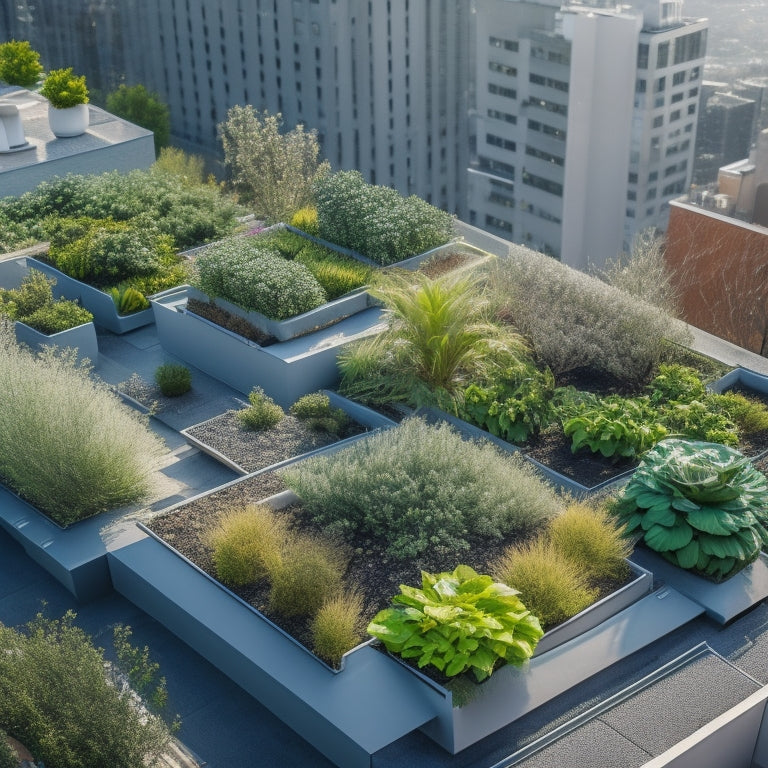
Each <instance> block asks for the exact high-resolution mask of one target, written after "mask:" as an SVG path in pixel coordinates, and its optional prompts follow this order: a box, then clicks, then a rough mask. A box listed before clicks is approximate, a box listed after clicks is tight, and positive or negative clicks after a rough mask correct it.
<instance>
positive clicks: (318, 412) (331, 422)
mask: <svg viewBox="0 0 768 768" xmlns="http://www.w3.org/2000/svg"><path fill="white" fill-rule="evenodd" d="M288 412H289V413H290V414H291V416H295V417H296V418H297V419H301V420H302V421H304V422H306V424H307V426H308V427H309V428H310V429H313V430H316V431H318V432H331V433H333V434H337V435H338V434H342V433H343V432H344V430H346V429H347V427H348V426H349V423H350V419H349V416H347V414H346V413H345V412H344V411H343V410H342V409H341V408H333V407H331V400H330V398H329V397H328V395H326V394H323V393H322V392H312V393H310V394H308V395H304V396H303V397H300V398H299V399H298V400H297V401H296V402H295V403H294V404H293V405H292V406H291V407H290V409H289V411H288Z"/></svg>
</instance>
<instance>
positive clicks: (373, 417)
mask: <svg viewBox="0 0 768 768" xmlns="http://www.w3.org/2000/svg"><path fill="white" fill-rule="evenodd" d="M321 391H322V392H323V394H325V395H327V396H328V399H329V400H330V403H331V407H332V408H341V410H342V411H344V413H346V414H347V416H349V417H350V418H351V419H352V420H353V421H355V422H357V423H358V424H359V425H360V426H362V427H365V428H366V429H369V430H370V429H388V428H389V427H394V426H395V425H396V423H397V422H395V421H393V420H392V419H388V418H387V417H386V416H384V415H382V414H381V413H378V412H377V411H374V410H372V409H371V408H368V407H367V406H365V405H361V404H360V403H355V402H353V401H352V400H348V399H347V398H346V397H342V396H341V395H339V394H337V393H336V392H332V391H330V390H328V389H324V390H321ZM123 398H125V399H127V400H131V401H132V402H134V403H135V402H136V401H135V400H132V398H128V397H127V396H126V395H123ZM137 405H140V404H138V403H137ZM144 410H145V412H146V409H144ZM216 418H218V417H214V419H216ZM214 419H209V420H208V421H213V420H214ZM208 421H204V422H201V423H200V424H195V425H194V426H192V427H188V428H187V429H182V430H181V435H183V437H184V439H185V440H186V441H187V442H188V443H189V444H190V445H193V446H195V448H197V449H198V450H201V451H203V452H204V453H207V454H208V455H209V456H212V457H213V458H214V459H216V460H217V461H220V462H221V463H222V464H224V465H225V466H227V467H229V468H230V469H232V470H234V471H235V472H237V473H239V474H241V475H247V474H251V473H250V472H248V471H247V470H245V469H243V468H242V467H241V466H240V465H239V464H237V463H235V462H234V461H232V460H231V459H230V458H229V457H227V456H225V455H224V454H223V453H221V452H220V451H218V450H216V449H215V448H213V447H212V446H210V445H208V444H207V443H205V442H203V441H202V440H200V439H198V438H197V437H195V436H194V435H193V434H192V432H194V430H195V429H196V428H197V427H200V426H202V425H203V424H207V423H208ZM360 437H364V435H362V434H361V435H356V436H354V437H352V438H348V439H346V440H340V441H339V442H338V443H336V445H338V446H339V447H341V446H345V445H347V444H349V443H350V442H353V441H354V440H356V439H359V438H360ZM329 447H330V446H323V447H322V448H316V449H315V450H313V451H309V452H307V453H304V454H302V455H301V456H297V457H294V458H293V459H292V460H294V461H295V460H297V459H303V458H308V457H309V456H314V455H315V454H318V453H321V452H327V449H328V448H329ZM281 463H282V462H281ZM262 469H264V468H262ZM266 469H268V467H266Z"/></svg>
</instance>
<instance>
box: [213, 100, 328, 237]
mask: <svg viewBox="0 0 768 768" xmlns="http://www.w3.org/2000/svg"><path fill="white" fill-rule="evenodd" d="M282 125H283V118H282V115H281V114H280V113H279V112H278V113H277V114H276V115H271V114H269V113H268V112H267V111H264V112H257V111H256V110H254V108H253V107H251V106H247V107H242V106H234V107H232V109H230V110H229V112H228V114H227V121H226V122H224V123H222V124H221V125H220V126H219V131H220V134H221V140H222V145H223V147H224V160H225V162H226V164H227V166H228V167H229V170H230V172H231V175H232V185H233V187H234V188H235V190H236V191H237V193H238V194H239V195H240V199H241V201H242V202H244V203H250V204H252V205H253V207H254V209H255V212H256V213H257V214H259V215H260V216H263V217H264V218H265V219H267V220H268V221H272V222H278V221H288V220H290V217H291V215H292V214H294V213H295V212H296V211H298V210H299V209H300V208H303V207H304V206H306V205H308V204H309V203H310V202H311V201H312V188H313V185H314V183H315V180H316V179H318V178H320V177H322V176H325V175H326V174H327V173H328V172H329V170H330V165H329V164H328V162H327V161H324V162H322V163H318V155H319V153H320V146H319V144H318V142H317V133H316V132H315V131H305V130H304V126H303V125H301V124H299V125H297V126H296V127H295V128H294V129H293V130H291V131H288V133H280V129H281V128H282Z"/></svg>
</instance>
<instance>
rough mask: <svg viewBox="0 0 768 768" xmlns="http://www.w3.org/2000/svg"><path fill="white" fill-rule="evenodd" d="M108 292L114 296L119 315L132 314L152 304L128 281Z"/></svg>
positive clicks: (113, 299)
mask: <svg viewBox="0 0 768 768" xmlns="http://www.w3.org/2000/svg"><path fill="white" fill-rule="evenodd" d="M107 293H108V294H109V295H110V296H111V297H112V301H114V302H115V309H117V314H118V315H130V314H133V313H134V312H141V311H142V310H144V309H147V308H148V307H149V306H150V305H149V300H148V299H147V297H146V296H145V295H144V294H143V293H142V292H141V291H138V290H136V288H134V287H133V286H132V285H128V284H127V283H123V284H121V285H117V286H114V287H112V288H109V289H107Z"/></svg>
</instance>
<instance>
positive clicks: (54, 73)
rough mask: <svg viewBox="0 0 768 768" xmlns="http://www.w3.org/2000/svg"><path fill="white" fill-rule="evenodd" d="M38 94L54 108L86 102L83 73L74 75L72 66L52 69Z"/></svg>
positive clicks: (66, 107)
mask: <svg viewBox="0 0 768 768" xmlns="http://www.w3.org/2000/svg"><path fill="white" fill-rule="evenodd" d="M40 94H41V95H42V96H43V97H44V98H46V99H48V101H50V102H51V106H53V107H55V108H56V109H68V108H69V107H75V106H77V105H78V104H87V103H88V88H87V87H86V85H85V75H75V74H74V73H73V71H72V67H67V68H66V69H52V70H51V71H50V72H49V73H48V74H47V75H46V78H45V80H43V85H42V86H41V88H40Z"/></svg>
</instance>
